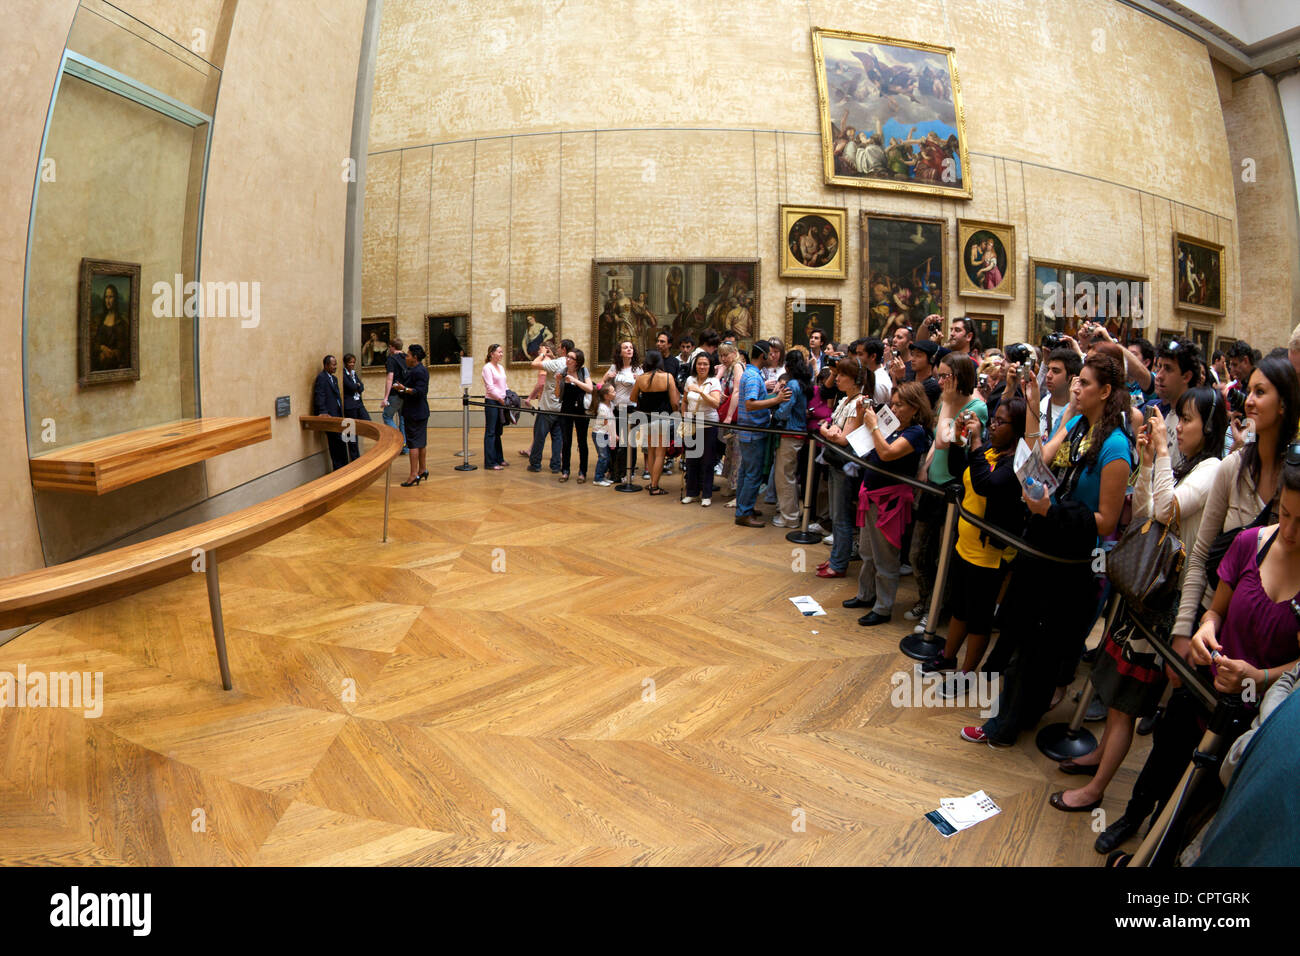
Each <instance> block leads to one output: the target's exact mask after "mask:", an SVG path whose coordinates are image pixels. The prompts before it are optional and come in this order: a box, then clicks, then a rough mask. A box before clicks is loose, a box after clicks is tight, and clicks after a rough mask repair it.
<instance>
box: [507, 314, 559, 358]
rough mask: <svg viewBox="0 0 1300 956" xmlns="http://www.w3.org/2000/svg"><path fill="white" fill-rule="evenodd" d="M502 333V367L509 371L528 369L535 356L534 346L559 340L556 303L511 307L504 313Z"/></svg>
mask: <svg viewBox="0 0 1300 956" xmlns="http://www.w3.org/2000/svg"><path fill="white" fill-rule="evenodd" d="M530 319H532V322H530V321H529V320H530ZM506 332H507V338H508V340H509V342H508V345H507V347H506V348H507V351H506V356H507V363H506V364H507V365H508V367H510V368H527V367H529V366H530V365H532V364H533V359H534V358H536V357H537V351H536V346H537V345H540V344H541V343H543V342H545V341H546V340H547V339H555V341H557V342H558V341H559V340H560V338H561V335H560V305H559V303H558V302H556V303H551V304H548V305H513V306H511V307H510V308H508V309H507V310H506Z"/></svg>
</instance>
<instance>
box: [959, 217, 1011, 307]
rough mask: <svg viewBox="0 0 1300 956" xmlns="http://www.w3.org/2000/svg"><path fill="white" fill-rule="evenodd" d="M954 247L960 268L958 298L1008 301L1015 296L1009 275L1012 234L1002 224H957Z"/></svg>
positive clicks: (968, 220)
mask: <svg viewBox="0 0 1300 956" xmlns="http://www.w3.org/2000/svg"><path fill="white" fill-rule="evenodd" d="M957 243H958V246H959V248H960V249H961V250H962V252H961V265H962V268H961V270H960V272H959V273H958V276H959V277H960V283H959V284H960V289H959V290H958V291H960V292H961V294H962V295H970V296H983V297H986V298H997V299H1009V298H1011V297H1012V296H1014V294H1015V289H1014V287H1015V280H1014V279H1013V278H1012V275H1011V272H1012V267H1013V265H1014V256H1015V251H1014V250H1015V230H1014V227H1013V226H1010V225H1003V224H1002V223H992V222H978V221H975V220H973V219H959V220H957Z"/></svg>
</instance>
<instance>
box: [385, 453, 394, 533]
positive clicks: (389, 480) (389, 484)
mask: <svg viewBox="0 0 1300 956" xmlns="http://www.w3.org/2000/svg"><path fill="white" fill-rule="evenodd" d="M392 488H393V463H392V462H391V461H390V462H389V463H388V470H387V471H386V472H384V541H383V543H384V544H388V497H389V492H390V491H392Z"/></svg>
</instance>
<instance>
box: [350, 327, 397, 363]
mask: <svg viewBox="0 0 1300 956" xmlns="http://www.w3.org/2000/svg"><path fill="white" fill-rule="evenodd" d="M396 326H397V316H395V315H384V316H374V317H372V318H368V319H362V320H361V353H360V354H359V355H358V356H357V368H358V369H359V370H360V371H362V372H382V371H384V369H385V368H386V366H387V361H388V343H389V341H390V340H391V339H392V337H393V329H394V328H395V327H396Z"/></svg>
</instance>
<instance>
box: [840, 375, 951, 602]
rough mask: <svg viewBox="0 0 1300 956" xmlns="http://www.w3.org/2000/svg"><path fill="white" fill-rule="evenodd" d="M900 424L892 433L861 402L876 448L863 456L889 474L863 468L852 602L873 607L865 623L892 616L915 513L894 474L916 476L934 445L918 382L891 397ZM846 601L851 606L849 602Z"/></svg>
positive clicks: (898, 389)
mask: <svg viewBox="0 0 1300 956" xmlns="http://www.w3.org/2000/svg"><path fill="white" fill-rule="evenodd" d="M889 407H890V410H891V411H893V413H894V415H895V416H896V417H897V418H898V427H897V428H896V429H894V430H893V431H892V432H890V433H889V434H888V435H886V434H885V433H884V431H883V430H881V428H880V424H879V422H878V421H877V419H876V413H875V411H874V410H873V409H872V408H871V406H870V403H868V402H865V401H864V402H863V408H862V413H861V414H862V424H863V426H864V427H866V428H867V429H869V430H870V434H871V438H872V441H873V442H875V447H874V448H873V449H872V450H871V453H870V454H869V455H867V456H866V458H864V459H863V461H866V462H868V463H869V464H873V465H878V466H880V467H881V468H883V469H884V470H885V471H887V472H889V474H881V473H880V472H879V471H876V470H874V469H871V468H866V469H864V470H863V475H862V490H861V493H860V495H859V501H858V509H857V517H858V522H859V523H860V524H861V526H862V535H861V538H860V539H859V541H858V551H859V552H860V553H861V555H862V570H861V572H860V573H859V575H858V594H857V597H855V598H854V601H855V602H856V603H855V604H854V605H852V606H854V607H867V606H868V605H871V610H870V611H869V612H868V613H867V614H865V615H863V616H862V617H861V618H859V619H858V623H859V624H861V625H862V626H863V627H874V626H875V625H877V624H883V623H884V622H886V621H888V620H889V619H890V618H891V617H893V613H894V597H895V595H896V594H897V593H898V576H899V574H898V572H899V565H900V564H901V563H902V562H901V550H902V546H903V531H904V529H905V528H906V527H907V524H908V522H909V521H910V520H911V517H912V488H911V486H910V485H906V484H903V483H902V482H899V481H895V480H894V479H893V478H892V477H891V475H898V476H902V477H906V478H915V477H916V472H917V468H918V467H919V465H920V463H921V457H922V456H923V455H924V454H925V453H926V451H928V450H929V448H930V433H929V429H930V419H931V415H932V414H933V412H932V409H931V406H930V399H929V398H928V397H927V396H926V394H925V388H924V387H923V386H922V385H921V383H920V382H904V383H903V384H902V385H899V386H896V387H895V389H894V393H893V396H892V397H891V399H890V402H889ZM845 606H846V607H847V606H849V604H848V602H845Z"/></svg>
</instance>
